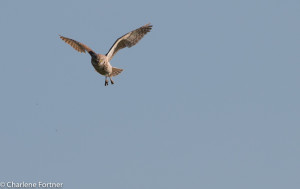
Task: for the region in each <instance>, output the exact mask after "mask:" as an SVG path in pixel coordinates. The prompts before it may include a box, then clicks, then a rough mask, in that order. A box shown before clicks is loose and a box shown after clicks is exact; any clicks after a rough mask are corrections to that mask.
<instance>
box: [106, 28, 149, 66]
mask: <svg viewBox="0 0 300 189" xmlns="http://www.w3.org/2000/svg"><path fill="white" fill-rule="evenodd" d="M151 29H152V25H150V23H149V24H146V25H144V26H142V27H140V28H138V29H136V30H133V31H131V32H129V33H127V34H125V35H123V36H122V37H120V38H119V39H117V40H116V42H115V43H114V44H113V46H112V47H111V48H110V49H109V51H108V53H107V54H106V56H107V58H108V60H109V61H110V60H111V59H112V58H113V57H114V55H115V54H116V53H117V52H118V51H119V50H120V49H123V48H125V47H132V46H133V45H135V44H137V43H138V42H139V41H140V40H141V39H142V38H143V37H144V35H146V33H148V32H150V30H151Z"/></svg>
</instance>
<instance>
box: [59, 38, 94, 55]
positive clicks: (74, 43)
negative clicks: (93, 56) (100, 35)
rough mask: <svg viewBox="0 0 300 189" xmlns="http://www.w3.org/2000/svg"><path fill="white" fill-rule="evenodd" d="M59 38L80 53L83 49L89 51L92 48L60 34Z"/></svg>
mask: <svg viewBox="0 0 300 189" xmlns="http://www.w3.org/2000/svg"><path fill="white" fill-rule="evenodd" d="M60 38H61V39H62V40H63V41H65V42H66V43H68V44H69V45H71V47H73V48H74V49H75V50H76V51H78V52H80V53H82V52H83V53H85V51H87V52H90V51H92V52H93V50H92V49H91V48H89V47H88V46H87V45H85V44H83V43H80V42H78V41H75V40H73V39H70V38H67V37H64V36H61V35H60Z"/></svg>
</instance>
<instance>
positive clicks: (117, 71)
mask: <svg viewBox="0 0 300 189" xmlns="http://www.w3.org/2000/svg"><path fill="white" fill-rule="evenodd" d="M122 71H123V69H119V68H115V67H113V68H112V73H111V77H114V76H117V75H119V74H120V73H121V72H122Z"/></svg>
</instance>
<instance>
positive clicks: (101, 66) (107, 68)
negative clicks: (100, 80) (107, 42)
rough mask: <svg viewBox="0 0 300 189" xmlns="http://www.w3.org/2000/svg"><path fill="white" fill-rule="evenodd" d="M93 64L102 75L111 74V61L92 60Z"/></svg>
mask: <svg viewBox="0 0 300 189" xmlns="http://www.w3.org/2000/svg"><path fill="white" fill-rule="evenodd" d="M92 65H93V66H94V68H95V70H96V71H97V72H98V73H100V74H101V75H104V76H109V75H110V74H111V73H112V67H111V65H110V64H109V63H105V62H104V63H101V62H95V61H93V60H92Z"/></svg>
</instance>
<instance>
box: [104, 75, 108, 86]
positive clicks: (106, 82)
mask: <svg viewBox="0 0 300 189" xmlns="http://www.w3.org/2000/svg"><path fill="white" fill-rule="evenodd" d="M106 85H108V80H107V77H106V76H105V84H104V86H106Z"/></svg>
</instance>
